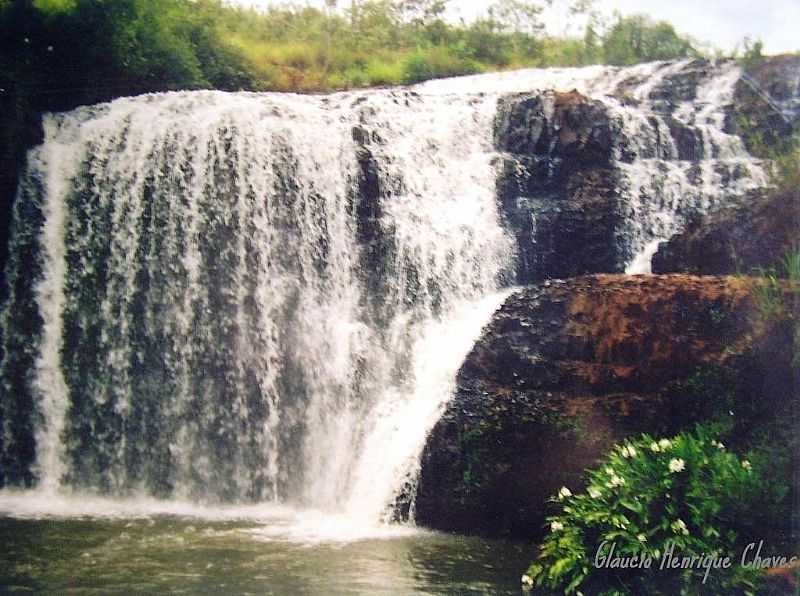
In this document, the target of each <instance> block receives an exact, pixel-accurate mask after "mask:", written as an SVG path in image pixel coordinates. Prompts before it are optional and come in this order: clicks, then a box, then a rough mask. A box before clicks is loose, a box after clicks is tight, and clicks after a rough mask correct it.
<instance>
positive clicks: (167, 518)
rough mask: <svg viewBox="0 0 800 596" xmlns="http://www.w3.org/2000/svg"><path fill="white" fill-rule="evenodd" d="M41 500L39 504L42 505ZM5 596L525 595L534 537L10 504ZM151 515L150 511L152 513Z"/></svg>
mask: <svg viewBox="0 0 800 596" xmlns="http://www.w3.org/2000/svg"><path fill="white" fill-rule="evenodd" d="M32 504H33V506H32ZM9 506H12V507H14V508H15V511H7V512H6V513H4V514H3V516H2V517H0V544H2V545H3V548H2V550H0V592H12V591H19V592H21V593H24V592H28V591H36V592H46V593H53V592H62V591H69V592H70V593H75V594H112V593H114V594H123V593H124V594H132V593H148V594H150V593H192V594H194V593H209V594H216V593H226V594H331V595H335V594H365V595H366V594H370V595H372V594H492V595H495V594H519V593H520V590H519V577H520V575H521V574H522V572H523V571H524V569H525V568H526V567H527V565H528V563H529V561H530V559H531V557H532V554H531V547H530V546H529V545H526V544H519V543H510V542H502V541H489V540H485V539H480V538H469V537H461V536H451V535H447V534H441V533H435V532H428V531H424V530H417V529H412V528H403V527H397V526H395V527H392V526H388V527H379V528H357V527H352V526H351V525H348V520H347V519H344V518H341V519H337V518H326V517H324V516H322V515H319V516H317V515H314V514H310V513H302V514H297V513H293V512H291V511H289V510H277V511H269V512H261V515H258V514H257V512H256V511H255V510H254V509H246V508H245V509H244V510H241V509H239V510H237V509H227V510H222V511H218V512H216V513H217V515H213V512H212V511H210V510H203V509H196V510H190V511H181V510H180V509H179V508H177V507H174V506H173V505H168V506H166V508H165V509H164V510H163V511H157V510H156V511H153V509H154V508H153V507H152V506H147V507H142V508H140V509H137V508H135V507H130V506H127V507H124V508H120V509H119V510H114V509H113V508H109V506H108V503H106V502H97V503H95V502H93V501H92V500H91V499H87V500H85V501H83V502H81V501H78V502H72V503H71V510H69V511H67V510H64V508H59V507H53V509H55V510H59V509H60V510H59V511H57V514H56V515H53V514H47V515H42V514H41V513H39V512H38V511H36V507H35V501H31V500H28V501H27V502H26V500H25V498H24V497H20V498H17V499H12V500H10V501H9V499H5V500H4V499H0V510H4V509H5V510H7V509H8V508H9ZM148 510H149V511H148Z"/></svg>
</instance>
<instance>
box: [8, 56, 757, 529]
mask: <svg viewBox="0 0 800 596" xmlns="http://www.w3.org/2000/svg"><path fill="white" fill-rule="evenodd" d="M688 68H689V63H688V62H680V63H673V64H669V63H657V64H651V65H642V66H637V67H631V68H626V69H618V68H607V67H590V68H584V69H552V70H529V71H518V72H515V73H502V74H496V75H482V76H476V77H464V78H461V79H453V80H449V81H434V82H429V83H426V84H422V85H418V86H415V87H411V88H408V89H397V90H380V91H364V92H344V93H337V94H332V95H328V96H299V95H289V94H275V93H263V94H255V93H222V92H210V91H199V92H176V93H166V94H155V95H144V96H141V97H135V98H123V99H119V100H116V101H113V102H111V103H107V104H102V105H98V106H90V107H84V108H79V109H77V110H74V111H72V112H69V113H64V114H50V115H47V116H46V117H45V122H44V130H45V140H44V143H43V144H42V145H41V146H40V147H37V148H35V149H34V150H32V151H31V153H30V155H29V159H28V168H27V171H26V173H25V175H24V178H23V180H22V181H21V184H20V190H19V194H18V199H17V203H16V212H15V220H14V236H13V240H12V245H11V257H10V261H9V264H8V268H7V269H8V278H9V282H10V287H11V288H13V291H11V292H10V297H9V299H8V300H7V303H6V305H5V309H4V312H3V319H2V321H3V363H2V371H0V377H2V386H1V388H2V391H3V396H2V403H3V404H4V405H3V406H2V410H0V414H2V417H3V420H2V423H3V432H2V434H0V439H1V440H0V451H1V452H2V458H3V459H2V461H3V462H6V464H4V465H8V462H16V464H15V465H16V468H14V470H12V468H11V467H8V470H9V471H7V472H6V474H7V476H8V479H7V480H6V482H7V483H8V484H14V483H15V482H28V483H30V482H34V481H35V482H36V483H37V485H38V486H39V487H40V488H41V489H43V490H48V491H55V490H57V489H58V488H59V487H64V486H69V487H76V488H79V489H81V490H86V491H90V492H98V493H103V494H112V495H133V494H147V495H152V496H156V497H161V498H176V499H186V500H193V501H207V502H220V501H225V502H230V501H247V502H250V501H253V502H263V501H272V502H279V503H285V504H290V505H295V506H297V507H301V508H310V509H315V510H321V511H326V512H334V513H346V514H348V515H350V516H354V517H361V518H363V519H365V520H367V521H373V522H374V521H379V520H387V519H389V518H390V517H391V515H392V510H391V508H392V504H393V503H395V501H396V499H398V497H399V496H401V495H402V494H404V493H405V494H407V495H408V494H411V495H413V491H414V482H415V479H416V473H417V470H418V465H419V464H418V458H419V454H420V452H421V449H422V447H423V444H424V441H425V436H426V433H427V432H428V431H429V429H430V428H431V427H432V426H433V424H434V423H435V422H436V419H437V417H438V416H439V415H440V413H441V411H442V409H443V407H444V405H445V403H446V402H447V400H448V399H449V397H450V395H451V394H452V389H453V383H454V382H455V377H456V373H457V371H458V368H459V366H460V364H461V362H462V361H463V358H464V357H465V356H466V354H467V353H468V351H469V349H470V348H471V346H472V344H473V343H474V341H475V340H476V339H477V338H478V336H479V334H480V331H481V328H482V326H483V325H484V324H485V323H486V322H487V321H488V320H489V318H490V317H491V315H492V313H493V312H494V311H495V310H496V308H498V307H499V305H500V304H501V303H502V300H503V299H504V297H505V295H507V293H506V290H504V288H506V287H508V286H509V284H510V283H511V281H510V280H513V278H514V268H515V255H516V253H517V247H516V246H515V241H514V238H513V235H512V234H511V233H510V231H509V230H508V229H506V224H505V223H504V219H503V214H502V213H501V211H500V205H499V203H498V200H497V196H496V185H497V178H498V166H497V164H498V158H499V155H500V152H499V151H498V149H497V148H496V147H495V144H494V136H493V135H494V127H495V120H496V116H497V109H498V107H497V106H498V101H499V99H500V98H501V97H502V96H504V95H505V94H508V93H514V92H536V91H544V90H548V89H557V90H571V89H578V90H579V91H581V92H582V93H584V94H585V95H587V96H589V97H592V98H595V99H598V100H599V101H601V102H603V104H604V106H605V107H606V109H607V110H608V111H609V113H610V114H612V117H613V119H614V122H615V123H616V124H617V126H618V129H619V139H618V140H616V141H615V143H616V144H615V146H614V147H613V148H612V150H613V151H614V154H615V156H616V157H615V165H614V167H615V169H616V172H617V174H618V177H619V187H620V192H622V193H624V194H625V197H626V201H625V205H626V221H625V230H624V232H623V233H624V235H625V236H626V238H627V242H628V243H629V245H630V247H631V249H630V250H631V258H630V259H629V261H630V267H631V268H632V270H637V271H638V270H646V269H647V265H648V262H649V255H650V254H652V252H653V250H654V247H655V246H656V245H657V242H658V240H659V239H663V238H666V237H668V236H669V235H671V234H673V233H675V232H676V231H678V230H679V229H680V228H681V226H682V225H683V223H684V220H683V219H682V217H683V216H682V211H683V210H684V209H685V208H686V207H687V205H691V206H693V208H695V209H697V210H701V211H702V210H707V209H709V208H710V207H711V206H713V204H714V203H715V202H718V201H720V200H722V197H723V195H724V194H725V193H723V192H722V187H724V188H725V192H726V193H727V195H726V196H729V195H732V194H733V195H741V194H742V193H744V192H746V191H747V190H749V189H752V188H758V187H760V186H763V185H764V184H765V179H764V177H763V172H762V171H761V169H760V167H759V165H758V163H757V162H756V161H754V160H752V159H751V158H750V157H749V156H748V155H747V154H746V152H745V151H744V149H743V147H742V146H741V142H740V141H739V139H738V138H737V137H735V136H734V135H730V134H727V133H726V132H725V130H724V129H725V123H724V118H725V114H726V112H725V110H726V107H728V106H729V104H730V103H731V101H732V93H733V87H734V85H735V83H736V80H737V79H738V76H739V72H738V69H736V67H735V66H732V65H723V66H719V67H717V66H714V67H712V66H708V67H707V68H706V71H705V72H704V73H702V76H700V77H699V80H698V82H697V84H696V85H694V86H693V87H692V93H689V94H688V95H687V96H686V97H685V98H683V99H682V100H681V101H680V102H678V104H677V105H672V106H670V107H669V109H666V108H663V106H661V105H660V103H659V101H660V100H659V97H661V95H663V91H664V86H665V85H666V84H667V83H669V84H671V83H670V81H672V80H673V79H674V77H676V76H683V75H684V74H685V73H686V71H687V69H688ZM676 128H680V129H681V130H684V129H685V130H689V131H690V132H691V134H692V135H694V137H693V138H696V140H697V142H696V143H695V144H694V145H692V151H694V152H695V153H694V154H693V155H691V156H689V155H685V154H684V153H685V148H681V147H679V146H678V145H677V144H676V142H675V141H674V140H673V137H674V134H671V131H674V130H675V129H676ZM723 179H726V180H728V179H730V181H731V182H730V183H729V182H725V183H724V184H723ZM532 217H533V216H532ZM643 255H644V256H643ZM26 408H27V409H26ZM20 421H22V422H23V423H20ZM28 427H30V429H32V432H28V430H29V428H28ZM26 458H27V459H26ZM26 462H27V463H28V464H30V465H26ZM17 468H18V469H17ZM12 472H13V473H12ZM26 474H28V476H26ZM26 478H28V479H29V481H28V480H25V479H26ZM0 481H2V478H0ZM410 506H411V507H412V513H413V503H411V504H410Z"/></svg>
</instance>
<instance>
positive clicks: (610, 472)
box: [606, 466, 614, 476]
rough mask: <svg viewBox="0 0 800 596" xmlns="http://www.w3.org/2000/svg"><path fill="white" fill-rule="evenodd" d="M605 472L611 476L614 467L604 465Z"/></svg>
mask: <svg viewBox="0 0 800 596" xmlns="http://www.w3.org/2000/svg"><path fill="white" fill-rule="evenodd" d="M606 474H608V475H609V476H613V475H614V468H612V467H611V466H606Z"/></svg>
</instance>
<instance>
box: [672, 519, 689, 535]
mask: <svg viewBox="0 0 800 596" xmlns="http://www.w3.org/2000/svg"><path fill="white" fill-rule="evenodd" d="M672 531H673V532H675V533H676V534H683V535H684V536H688V535H689V528H687V527H686V524H685V523H684V522H683V520H682V519H679V520H677V521H674V522H672Z"/></svg>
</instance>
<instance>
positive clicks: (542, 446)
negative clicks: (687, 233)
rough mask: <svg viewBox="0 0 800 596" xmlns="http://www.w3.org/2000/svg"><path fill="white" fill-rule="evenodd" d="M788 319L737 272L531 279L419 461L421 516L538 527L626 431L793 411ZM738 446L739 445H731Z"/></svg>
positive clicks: (469, 366) (534, 533)
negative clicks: (772, 317) (758, 298)
mask: <svg viewBox="0 0 800 596" xmlns="http://www.w3.org/2000/svg"><path fill="white" fill-rule="evenodd" d="M791 342H792V339H791V332H790V330H789V327H788V325H787V324H786V322H785V321H783V322H781V321H777V322H768V321H764V320H762V318H761V317H759V316H758V314H757V313H756V312H755V310H754V308H753V302H752V299H751V296H750V291H749V287H748V281H747V280H743V279H738V278H733V277H693V276H689V275H669V276H622V275H597V276H587V277H580V278H575V279H571V280H566V281H562V282H553V283H547V284H545V285H541V286H536V287H531V288H526V289H523V290H521V291H520V292H518V293H516V294H515V295H513V296H511V297H510V298H509V299H508V300H507V301H506V303H505V304H504V306H503V307H502V308H501V309H500V310H499V311H498V312H497V313H496V314H495V316H494V318H493V319H492V321H491V323H490V324H489V325H488V326H487V327H486V328H485V329H484V332H483V335H482V337H481V339H480V340H479V341H478V342H477V344H476V345H475V347H474V348H473V350H472V352H471V353H470V354H469V356H468V357H467V359H466V361H465V362H464V364H463V366H462V368H461V370H460V372H459V375H458V389H457V392H456V396H455V397H454V399H453V400H452V402H451V403H450V404H449V406H448V408H447V410H446V412H445V414H444V416H443V417H442V419H441V420H440V421H439V423H438V424H437V425H436V427H435V428H434V429H433V431H432V433H431V435H430V437H429V441H428V444H427V446H426V449H425V452H424V454H423V460H422V473H421V478H420V483H419V488H418V494H417V501H416V514H417V520H418V521H420V522H421V523H423V524H425V525H430V526H433V527H435V528H439V529H443V530H449V531H460V532H471V533H484V534H495V535H511V536H518V537H527V538H532V537H538V536H539V535H540V534H541V529H542V525H543V522H544V516H545V514H546V513H547V506H546V500H547V498H548V497H549V496H551V495H553V494H554V493H555V492H557V490H558V488H559V487H560V486H562V485H566V486H569V487H571V488H572V489H573V490H575V489H577V488H579V487H580V484H581V477H582V474H583V471H584V469H585V468H586V467H587V466H591V465H592V464H594V463H595V462H596V461H597V459H598V458H599V457H600V456H601V455H602V454H603V452H604V451H605V450H606V449H607V448H608V447H609V446H610V445H612V444H613V443H615V442H618V441H619V440H620V439H621V438H622V437H624V436H627V435H630V434H633V433H639V432H645V431H646V432H652V433H655V434H664V435H666V434H672V433H674V432H676V431H678V430H679V429H682V428H685V427H686V426H688V425H690V424H692V423H694V422H696V421H699V420H704V419H707V418H710V417H712V416H720V415H722V416H730V417H731V419H732V420H733V422H734V425H735V427H736V428H737V430H736V435H737V437H739V438H740V439H741V440H742V441H745V440H747V436H748V433H749V432H751V431H752V430H753V428H754V424H753V423H754V421H755V420H761V419H762V418H763V416H764V415H765V411H766V412H768V413H769V416H776V415H778V413H779V412H787V411H790V404H791V403H792V396H793V394H792V390H791V388H792V376H791V374H792V373H791V367H790V364H789V361H790V360H791V354H792V351H793V349H792V343H791ZM732 447H734V448H735V445H732Z"/></svg>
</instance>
